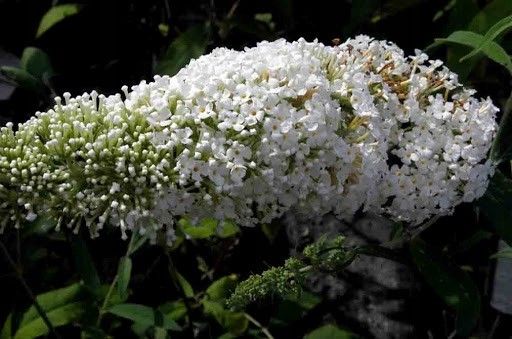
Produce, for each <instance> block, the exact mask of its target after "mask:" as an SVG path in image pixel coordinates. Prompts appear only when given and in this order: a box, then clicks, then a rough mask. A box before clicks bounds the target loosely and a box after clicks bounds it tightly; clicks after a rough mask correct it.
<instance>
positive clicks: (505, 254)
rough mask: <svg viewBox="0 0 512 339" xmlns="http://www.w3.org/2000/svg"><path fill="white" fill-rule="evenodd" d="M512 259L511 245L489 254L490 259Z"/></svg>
mask: <svg viewBox="0 0 512 339" xmlns="http://www.w3.org/2000/svg"><path fill="white" fill-rule="evenodd" d="M500 258H504V259H512V247H509V248H505V249H504V250H501V251H499V252H498V253H495V254H493V255H492V256H491V259H500Z"/></svg>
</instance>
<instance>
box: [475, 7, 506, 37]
mask: <svg viewBox="0 0 512 339" xmlns="http://www.w3.org/2000/svg"><path fill="white" fill-rule="evenodd" d="M511 13H512V1H510V0H494V1H491V2H489V3H488V4H487V5H486V6H485V7H484V8H483V9H482V10H481V11H480V12H478V14H477V15H476V16H475V17H474V18H473V20H471V23H470V24H469V26H468V29H469V30H470V31H473V32H477V33H483V32H486V31H487V30H488V29H489V28H490V27H492V26H493V25H494V24H495V23H497V22H498V21H499V20H500V19H502V18H503V17H505V16H507V15H510V14H511Z"/></svg>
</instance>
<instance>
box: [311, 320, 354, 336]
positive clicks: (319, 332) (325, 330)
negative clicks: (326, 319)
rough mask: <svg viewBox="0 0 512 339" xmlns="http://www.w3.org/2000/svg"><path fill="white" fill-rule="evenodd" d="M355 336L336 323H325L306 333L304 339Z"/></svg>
mask: <svg viewBox="0 0 512 339" xmlns="http://www.w3.org/2000/svg"><path fill="white" fill-rule="evenodd" d="M351 338H355V336H354V335H353V334H352V333H350V332H348V331H345V330H342V329H340V328H339V327H338V326H335V325H331V324H329V325H324V326H322V327H319V328H317V329H316V330H314V331H312V332H310V333H309V334H306V335H305V336H304V339H351Z"/></svg>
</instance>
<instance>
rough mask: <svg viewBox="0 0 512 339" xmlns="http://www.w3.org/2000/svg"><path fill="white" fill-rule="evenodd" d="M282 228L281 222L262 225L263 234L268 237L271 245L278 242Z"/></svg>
mask: <svg viewBox="0 0 512 339" xmlns="http://www.w3.org/2000/svg"><path fill="white" fill-rule="evenodd" d="M281 228H282V224H281V223H280V222H272V223H269V224H263V225H261V230H262V231H263V234H265V236H266V237H267V239H268V241H270V243H273V242H274V241H275V240H276V238H277V236H278V235H279V231H280V230H281Z"/></svg>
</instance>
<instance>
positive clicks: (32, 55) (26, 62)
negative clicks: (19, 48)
mask: <svg viewBox="0 0 512 339" xmlns="http://www.w3.org/2000/svg"><path fill="white" fill-rule="evenodd" d="M20 66H21V68H23V69H24V70H25V71H27V72H29V73H30V74H32V75H33V76H34V77H36V78H38V79H42V78H43V77H44V76H52V75H53V68H52V64H51V62H50V58H49V57H48V54H46V53H45V52H43V51H42V50H40V49H39V48H36V47H27V48H25V49H24V50H23V54H22V55H21V60H20Z"/></svg>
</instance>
